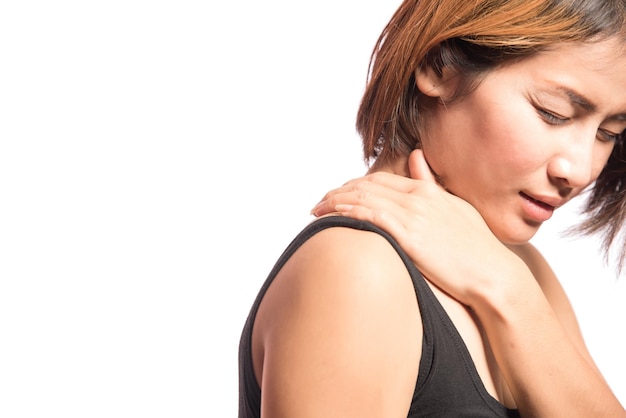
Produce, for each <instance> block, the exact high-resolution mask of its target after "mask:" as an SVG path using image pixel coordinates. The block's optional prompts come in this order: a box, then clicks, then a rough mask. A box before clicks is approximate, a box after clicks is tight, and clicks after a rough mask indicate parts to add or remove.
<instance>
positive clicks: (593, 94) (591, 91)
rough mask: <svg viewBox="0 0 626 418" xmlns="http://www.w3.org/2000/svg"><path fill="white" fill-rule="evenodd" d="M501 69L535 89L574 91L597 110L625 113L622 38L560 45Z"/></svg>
mask: <svg viewBox="0 0 626 418" xmlns="http://www.w3.org/2000/svg"><path fill="white" fill-rule="evenodd" d="M502 70H503V71H505V72H509V71H511V72H512V73H513V75H516V76H518V77H520V79H525V80H532V83H533V84H534V85H536V86H546V87H551V88H554V89H560V90H562V91H570V92H576V94H579V95H580V96H582V97H585V98H587V99H589V100H590V101H591V102H592V103H594V104H595V105H597V106H598V110H600V111H611V112H616V113H626V45H625V42H624V40H623V39H621V38H617V37H615V38H609V39H606V40H602V41H596V42H586V43H566V44H562V45H559V46H556V47H554V48H551V49H549V50H546V51H542V52H539V53H537V54H535V55H533V56H532V57H530V58H527V59H524V60H522V61H518V62H517V63H515V64H513V65H511V66H509V67H505V68H503V69H502ZM575 98H576V97H575Z"/></svg>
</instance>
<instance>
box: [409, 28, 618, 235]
mask: <svg viewBox="0 0 626 418" xmlns="http://www.w3.org/2000/svg"><path fill="white" fill-rule="evenodd" d="M621 48H622V47H621V45H620V44H619V43H618V42H616V41H615V40H613V41H610V42H602V43H599V44H593V45H587V46H583V47H577V46H568V47H565V48H561V49H560V52H559V53H554V52H547V53H540V54H537V55H535V56H533V57H531V58H530V59H526V60H524V61H522V62H520V63H517V64H514V65H509V66H506V67H504V68H501V69H499V70H497V71H494V72H492V73H491V74H490V75H489V76H488V77H487V78H486V79H485V80H484V81H483V82H482V83H481V84H480V86H479V88H478V89H477V90H476V91H475V92H474V94H472V95H470V96H469V97H467V98H464V99H462V100H461V101H459V102H453V103H450V104H446V100H445V98H446V97H449V96H450V95H451V91H452V90H451V89H452V88H454V87H455V84H454V77H453V75H450V74H448V75H447V76H446V75H445V74H444V79H443V80H440V79H438V78H437V77H436V76H434V75H433V74H432V73H431V72H429V71H423V72H421V73H420V74H419V75H418V87H420V90H422V91H424V92H426V94H428V95H433V96H435V97H438V98H439V99H440V101H439V104H438V105H437V106H435V107H434V109H433V110H432V111H433V117H432V118H431V119H429V121H430V123H429V124H428V126H427V128H426V129H425V131H426V132H428V135H426V136H425V138H423V145H422V147H423V149H424V153H425V154H426V155H427V156H428V161H429V163H430V165H431V167H432V168H433V170H434V171H435V172H436V173H437V174H438V175H439V176H440V177H441V179H442V180H443V183H444V184H445V186H446V188H447V189H448V190H449V191H450V192H452V193H454V194H455V195H457V196H459V197H461V198H462V199H464V200H466V201H467V202H469V203H470V204H471V205H472V206H474V207H475V208H476V209H477V210H478V212H479V213H480V214H481V215H482V216H483V218H484V219H485V222H486V223H487V224H488V225H489V227H490V228H491V230H492V231H493V233H494V234H495V235H496V236H497V237H498V238H499V239H500V240H501V241H502V242H505V243H508V244H522V243H525V242H528V240H529V239H530V238H532V236H533V235H534V234H535V233H536V232H537V230H538V228H539V227H540V226H541V223H542V222H543V219H538V217H537V214H536V213H535V212H540V213H539V215H540V216H542V215H543V213H541V211H537V209H538V208H534V207H533V206H543V207H544V208H543V209H544V212H545V211H546V209H547V211H548V212H551V211H552V210H554V208H558V207H560V206H562V205H564V204H565V203H566V202H568V201H569V200H571V199H572V198H573V197H575V196H576V195H578V194H579V193H580V192H581V191H582V190H583V189H584V188H585V187H587V186H588V185H589V184H591V182H592V181H593V180H595V179H596V178H597V177H598V175H599V174H600V171H601V170H602V168H603V167H604V165H605V164H606V161H607V160H608V158H609V155H610V153H611V151H612V150H613V146H614V138H613V137H614V136H615V135H617V134H619V133H621V132H622V131H623V130H624V129H625V128H626V122H625V121H624V120H625V119H626V116H625V113H626V92H624V91H623V90H622V91H620V90H621V89H616V86H624V85H626V84H625V83H626V74H625V73H624V71H623V68H624V66H623V62H624V61H623V60H624V55H623V52H622V50H621ZM583 98H584V99H583ZM459 173H462V175H459ZM399 174H402V173H399ZM528 197H534V198H535V199H537V200H540V201H543V202H544V203H545V204H544V205H536V204H535V205H533V203H534V202H531V201H529V199H528Z"/></svg>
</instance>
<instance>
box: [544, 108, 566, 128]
mask: <svg viewBox="0 0 626 418" xmlns="http://www.w3.org/2000/svg"><path fill="white" fill-rule="evenodd" d="M537 112H539V114H540V115H541V117H543V118H544V119H545V120H546V122H548V123H549V124H551V125H562V124H564V123H566V122H567V121H568V120H569V118H563V117H560V116H557V115H555V114H554V113H552V112H549V111H547V110H545V109H541V108H537Z"/></svg>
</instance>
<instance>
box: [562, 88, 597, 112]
mask: <svg viewBox="0 0 626 418" xmlns="http://www.w3.org/2000/svg"><path fill="white" fill-rule="evenodd" d="M559 91H560V92H562V93H565V95H566V96H567V97H568V98H569V100H570V102H572V103H574V104H577V105H578V106H580V107H582V108H583V109H585V110H586V111H588V112H595V111H596V110H597V109H598V107H597V106H596V105H595V104H593V103H592V102H591V100H589V99H587V98H586V97H584V96H581V95H580V94H578V93H576V92H575V91H573V90H570V89H568V88H565V87H559Z"/></svg>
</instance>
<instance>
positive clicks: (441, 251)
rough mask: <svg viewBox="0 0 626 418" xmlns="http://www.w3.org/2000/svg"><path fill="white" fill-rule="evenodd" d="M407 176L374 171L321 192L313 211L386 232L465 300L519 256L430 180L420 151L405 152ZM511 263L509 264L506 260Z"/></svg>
mask: <svg viewBox="0 0 626 418" xmlns="http://www.w3.org/2000/svg"><path fill="white" fill-rule="evenodd" d="M409 172H410V175H411V178H408V177H404V176H399V175H394V174H391V173H385V172H377V173H374V174H370V175H367V176H365V177H361V178H358V179H355V180H352V181H349V182H348V183H346V184H344V185H343V186H341V187H339V188H337V189H335V190H332V191H331V192H329V193H327V194H326V196H324V198H323V199H322V201H321V202H320V203H319V204H318V205H317V206H316V207H315V208H314V209H313V211H312V213H313V214H314V215H315V216H322V215H325V214H329V213H332V212H339V213H340V214H342V215H344V216H348V217H351V218H355V219H359V220H363V221H369V222H371V223H373V224H374V225H376V226H378V227H380V228H382V229H383V230H385V231H387V232H388V233H389V234H391V235H392V236H393V237H394V239H395V240H396V241H397V242H398V243H399V244H400V246H401V247H402V248H403V249H404V250H405V251H406V252H407V254H408V255H409V257H411V259H412V260H413V262H414V263H415V264H416V266H417V267H418V268H419V269H420V271H421V272H422V273H423V274H424V275H425V276H426V277H427V278H428V279H429V280H430V281H432V282H433V283H434V284H436V285H437V286H439V287H441V288H442V289H443V290H444V291H446V292H448V293H450V294H451V295H452V296H453V297H455V298H456V299H457V300H459V301H460V302H462V303H465V304H466V305H470V306H471V304H472V294H473V293H475V292H478V291H479V292H481V294H484V292H485V291H486V290H487V289H488V288H489V287H490V283H489V282H488V280H489V278H488V277H486V276H490V277H493V276H494V275H493V274H489V275H485V271H489V270H488V269H492V270H491V272H492V273H493V272H503V271H504V272H508V271H509V270H510V269H511V267H512V266H513V267H518V266H519V263H520V262H521V260H520V259H519V258H518V257H517V256H515V255H514V254H513V253H512V252H511V251H509V250H508V249H507V248H506V247H505V246H504V245H503V244H502V243H501V242H500V241H499V240H498V239H497V238H496V237H495V236H494V235H493V233H492V232H491V231H490V230H489V228H488V226H487V224H486V223H485V221H484V220H483V218H482V217H481V216H480V214H479V213H478V211H476V209H475V208H474V207H473V206H471V205H470V204H469V203H467V202H466V201H464V200H463V199H460V198H458V197H456V196H454V195H452V194H451V193H449V192H447V191H446V190H445V189H444V188H443V187H441V186H440V185H439V184H438V183H437V181H436V180H435V178H434V176H433V174H432V173H431V171H430V168H429V166H428V164H427V162H426V160H425V159H424V154H423V152H422V151H421V150H415V151H413V152H412V153H411V155H410V156H409ZM511 263H512V264H511Z"/></svg>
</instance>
